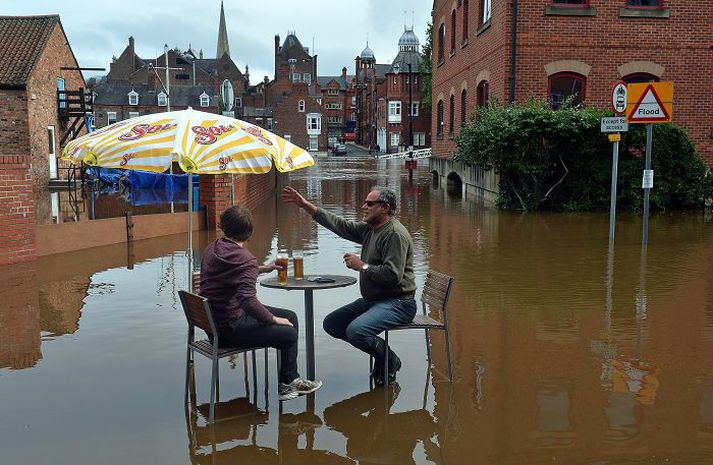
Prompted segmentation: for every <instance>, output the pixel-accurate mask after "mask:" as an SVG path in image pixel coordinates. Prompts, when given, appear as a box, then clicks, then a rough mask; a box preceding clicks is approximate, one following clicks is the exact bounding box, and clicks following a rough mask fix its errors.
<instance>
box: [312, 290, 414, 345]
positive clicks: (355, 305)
mask: <svg viewBox="0 0 713 465" xmlns="http://www.w3.org/2000/svg"><path fill="white" fill-rule="evenodd" d="M415 315H416V301H415V300H414V299H385V300H377V301H372V302H367V301H366V300H364V299H357V300H355V301H354V302H352V303H350V304H347V305H345V306H343V307H341V308H338V309H337V310H335V311H333V312H332V313H330V314H329V315H327V316H326V318H325V319H324V322H323V323H322V326H323V327H324V330H325V331H326V332H327V334H329V335H330V336H332V337H335V338H337V339H342V340H344V341H347V342H348V343H350V344H351V345H353V346H354V347H356V348H357V349H359V350H362V351H364V352H366V353H367V354H369V355H372V356H374V357H376V358H379V356H378V355H377V353H376V351H375V350H376V341H377V340H379V339H380V338H379V337H377V335H378V334H379V333H381V332H383V331H385V330H387V329H391V328H393V327H395V326H399V325H402V324H406V323H410V322H411V321H412V320H413V317H414V316H415Z"/></svg>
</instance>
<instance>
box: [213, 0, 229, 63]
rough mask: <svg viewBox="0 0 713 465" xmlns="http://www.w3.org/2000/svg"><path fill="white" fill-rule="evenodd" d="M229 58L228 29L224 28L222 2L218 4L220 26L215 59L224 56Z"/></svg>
mask: <svg viewBox="0 0 713 465" xmlns="http://www.w3.org/2000/svg"><path fill="white" fill-rule="evenodd" d="M226 53H227V54H228V56H230V46H229V45H228V29H227V28H226V27H225V10H224V9H223V2H220V26H219V27H218V50H217V51H216V52H215V57H216V58H220V57H222V56H223V55H224V54H226Z"/></svg>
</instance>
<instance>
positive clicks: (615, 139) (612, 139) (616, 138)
mask: <svg viewBox="0 0 713 465" xmlns="http://www.w3.org/2000/svg"><path fill="white" fill-rule="evenodd" d="M620 140H621V134H619V133H618V132H615V133H614V134H609V142H619V141H620Z"/></svg>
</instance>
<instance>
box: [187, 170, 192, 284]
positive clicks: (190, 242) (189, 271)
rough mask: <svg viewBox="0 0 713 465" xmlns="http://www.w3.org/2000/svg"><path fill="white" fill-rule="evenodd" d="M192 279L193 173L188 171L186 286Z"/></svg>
mask: <svg viewBox="0 0 713 465" xmlns="http://www.w3.org/2000/svg"><path fill="white" fill-rule="evenodd" d="M192 279H193V173H188V286H189V288H190V286H191V282H192Z"/></svg>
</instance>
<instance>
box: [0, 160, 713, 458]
mask: <svg viewBox="0 0 713 465" xmlns="http://www.w3.org/2000/svg"><path fill="white" fill-rule="evenodd" d="M402 163H403V162H401V161H392V162H385V161H381V162H377V161H374V160H367V159H333V158H329V159H320V160H319V162H318V164H317V165H316V166H315V167H314V168H312V169H310V170H306V171H304V172H297V173H294V174H292V175H291V183H292V185H294V186H295V187H297V188H298V189H300V190H301V191H303V192H305V193H306V195H307V196H308V197H309V198H311V199H315V200H318V202H319V203H321V204H322V205H324V206H325V207H326V208H328V209H329V210H331V211H333V212H335V213H338V214H342V215H344V216H346V217H349V218H358V217H359V207H360V206H361V204H362V201H363V199H364V198H365V196H366V194H367V193H368V191H369V188H370V187H371V186H372V185H374V184H381V185H387V186H389V187H392V188H394V189H395V190H396V191H397V193H398V194H399V196H400V212H399V217H400V219H401V221H402V222H403V223H404V224H405V225H406V226H407V227H408V228H409V230H410V231H411V232H412V234H413V237H414V241H415V246H416V260H415V263H416V274H417V282H418V284H419V285H422V284H423V281H424V277H425V274H426V272H427V271H428V270H437V271H440V272H444V273H448V274H451V275H453V276H454V277H455V285H454V289H453V295H452V298H451V302H450V306H449V308H450V313H449V315H450V323H451V347H452V358H453V367H454V377H453V383H452V384H450V383H448V380H447V377H446V375H445V373H446V358H445V349H444V347H445V346H444V338H443V335H442V334H440V333H438V334H434V335H433V337H432V341H431V351H432V354H433V363H432V366H431V367H429V366H428V364H427V362H426V346H425V343H424V337H423V333H422V332H420V331H411V332H399V333H396V334H392V335H391V337H390V339H391V343H392V346H393V347H394V349H395V350H396V351H397V352H398V353H399V355H400V356H401V358H402V360H403V362H404V363H403V368H402V370H401V371H400V372H399V376H398V384H397V385H395V386H392V387H390V388H389V389H388V390H386V391H385V390H383V389H381V388H374V389H371V388H370V386H369V379H368V359H367V357H366V356H364V355H363V354H361V353H360V352H358V351H357V350H355V349H353V348H351V347H349V346H347V345H346V344H345V343H343V342H341V341H337V340H333V339H331V338H330V337H329V336H327V335H326V334H325V333H324V331H323V330H322V328H321V321H322V319H323V318H324V316H325V315H326V314H327V313H328V312H329V311H331V310H332V309H334V308H336V307H338V306H340V305H342V304H344V303H347V302H349V301H351V300H353V299H355V298H357V297H358V287H357V286H350V287H347V288H342V289H335V290H324V291H318V292H316V293H315V318H316V328H315V338H316V362H317V377H318V378H319V379H321V380H323V381H324V386H323V388H322V389H321V390H319V391H318V392H317V393H316V395H315V396H314V398H313V399H305V398H300V399H297V400H293V401H290V402H286V403H284V404H283V405H282V406H280V404H279V403H278V402H277V392H276V391H277V388H276V377H275V371H276V370H275V352H274V350H271V351H270V352H269V369H268V372H267V376H268V379H267V383H266V382H265V371H264V368H263V360H264V359H263V351H260V352H258V358H257V360H258V370H257V373H255V374H253V372H252V368H251V365H250V364H249V363H248V364H246V363H245V360H244V358H243V357H242V356H238V357H235V358H233V359H230V360H227V361H226V360H222V361H221V380H220V381H221V382H220V388H221V395H220V402H219V405H218V407H217V421H216V422H215V423H214V424H208V423H207V422H206V418H207V412H208V405H207V404H208V402H209V394H208V384H209V380H210V363H209V361H208V360H207V359H205V358H203V357H200V356H197V360H196V369H195V374H194V375H195V376H194V378H195V389H192V391H193V392H192V397H194V399H195V400H194V401H193V402H192V403H191V405H190V406H189V407H188V408H187V409H184V405H183V395H184V375H185V344H186V322H185V318H184V316H183V312H182V310H181V308H180V303H179V301H178V297H177V291H178V290H180V289H183V288H186V282H187V274H188V273H187V268H186V267H187V263H188V260H187V257H186V254H185V250H184V248H185V242H186V240H185V237H184V236H183V235H178V236H169V237H162V238H157V239H153V240H147V241H139V242H136V243H135V244H134V245H133V247H132V248H127V246H126V245H125V244H119V245H115V246H109V247H103V248H100V249H99V248H98V249H86V250H82V251H79V252H76V253H72V254H62V255H53V256H48V257H43V258H40V259H38V260H37V261H36V262H34V263H31V264H28V265H23V266H15V267H12V268H5V269H2V270H0V292H1V293H2V294H1V295H2V296H3V303H2V305H0V462H1V463H3V464H5V463H7V464H27V465H40V464H52V465H61V464H73V465H78V464H92V465H93V464H122V465H126V464H171V465H175V464H273V463H274V464H277V463H281V464H288V463H295V464H356V463H359V464H429V463H433V464H470V463H474V464H552V463H562V464H590V465H595V464H596V465H603V464H639V463H642V464H643V463H646V464H664V463H675V464H705V463H713V218H711V215H710V214H708V215H705V214H702V213H697V212H696V213H663V214H656V215H654V216H653V217H652V219H651V223H650V241H649V246H648V249H647V250H642V247H641V245H640V236H641V219H640V215H636V214H620V215H619V216H618V224H617V238H616V244H615V246H614V247H613V248H611V249H610V248H609V247H608V238H607V235H608V215H607V214H602V213H597V214H571V215H566V214H553V213H542V214H519V213H512V212H498V211H496V210H493V209H491V208H488V207H487V206H485V205H482V204H479V203H478V202H473V201H466V200H462V199H460V198H459V196H452V195H450V194H449V193H448V191H447V188H446V187H445V186H442V187H439V186H434V184H433V183H432V181H431V178H430V175H429V173H428V170H427V168H426V167H425V166H424V165H425V163H423V162H420V164H421V165H422V166H421V167H419V169H418V170H417V171H416V173H415V176H414V180H413V182H409V180H408V177H407V175H406V172H405V171H404V170H403V168H402ZM254 213H255V219H256V222H257V227H256V230H255V234H254V236H253V238H252V240H251V241H250V243H249V248H250V249H251V250H252V251H253V253H254V254H255V255H256V256H258V258H259V259H270V258H274V256H275V253H276V251H277V249H278V248H286V249H290V250H296V249H301V250H304V255H305V261H304V263H305V264H304V266H305V273H307V274H354V273H353V272H351V271H350V270H347V269H345V268H344V265H343V263H342V260H341V257H342V254H343V253H345V252H348V251H357V250H358V247H357V246H356V245H355V244H352V243H349V242H347V241H344V240H342V239H340V238H338V237H337V236H335V235H334V234H332V233H331V232H329V231H327V230H325V229H323V228H321V227H318V226H317V225H316V224H314V223H313V222H312V221H311V219H309V218H308V217H307V216H306V215H305V214H304V213H303V212H298V211H297V210H296V209H294V208H293V207H291V206H286V205H283V204H281V203H280V202H279V200H278V199H273V200H271V201H269V202H267V203H266V204H265V205H263V206H262V207H260V209H259V210H257V211H255V212H254ZM211 239H212V237H210V235H208V234H205V233H203V234H202V235H200V236H199V237H197V238H196V242H197V244H196V250H197V251H196V253H195V255H196V258H198V255H199V254H200V250H201V249H202V248H203V247H204V246H205V245H206V244H207V242H208V241H209V240H211ZM78 240H80V239H79V238H78ZM258 292H259V296H260V298H261V300H262V301H263V302H265V303H268V304H270V305H276V306H282V307H287V308H291V309H293V310H295V311H296V312H297V313H298V315H301V316H302V314H303V303H302V299H303V297H302V294H301V293H299V291H282V290H271V289H266V288H262V287H260V288H259V289H258ZM301 321H303V320H301ZM302 333H304V331H302ZM303 348H304V336H303V334H301V341H300V349H301V354H300V369H301V372H302V373H303V374H304V373H305V362H304V357H303V354H304V351H303ZM246 367H247V368H246ZM429 368H430V369H429Z"/></svg>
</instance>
